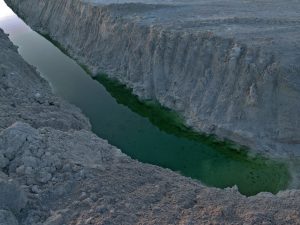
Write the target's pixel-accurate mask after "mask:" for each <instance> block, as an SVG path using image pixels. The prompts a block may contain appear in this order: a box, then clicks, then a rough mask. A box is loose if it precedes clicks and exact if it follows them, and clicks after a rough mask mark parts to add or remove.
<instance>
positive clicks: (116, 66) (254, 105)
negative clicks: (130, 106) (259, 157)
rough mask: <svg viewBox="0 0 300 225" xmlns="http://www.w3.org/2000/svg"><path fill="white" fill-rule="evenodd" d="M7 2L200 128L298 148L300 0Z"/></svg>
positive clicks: (278, 149)
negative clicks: (252, 0)
mask: <svg viewBox="0 0 300 225" xmlns="http://www.w3.org/2000/svg"><path fill="white" fill-rule="evenodd" d="M6 1H7V2H8V3H9V5H10V6H12V7H13V9H15V10H16V12H17V13H19V15H21V16H22V17H24V18H25V20H26V21H27V22H28V23H29V24H30V25H31V26H33V27H34V28H35V29H36V30H38V31H40V32H42V33H44V34H47V35H50V37H51V38H52V39H54V40H56V41H58V42H59V43H60V44H61V45H62V46H63V47H64V48H66V49H67V50H68V52H69V53H70V54H71V55H72V56H73V57H74V58H76V59H77V60H78V61H80V62H81V63H83V64H85V65H87V66H88V67H89V68H90V69H91V70H92V72H93V73H94V74H97V73H101V72H105V73H107V74H108V75H109V76H110V77H112V78H117V79H118V80H119V81H121V82H122V83H124V84H126V85H127V86H128V87H130V88H132V89H133V93H134V94H136V95H138V96H139V97H140V98H141V99H153V100H157V101H158V102H159V103H161V104H162V105H164V106H166V107H169V108H171V109H174V110H175V111H177V112H179V113H180V114H181V115H182V116H183V117H184V118H185V121H186V123H187V125H189V126H191V127H193V128H194V129H196V130H198V131H201V132H206V133H212V134H217V135H218V136H220V137H224V138H229V139H232V140H234V141H236V142H238V143H240V144H243V145H247V146H249V147H251V148H252V149H254V150H256V151H260V152H264V153H270V155H272V156H281V157H283V156H287V155H290V156H292V155H299V154H300V151H299V148H300V126H299V124H300V116H299V113H300V101H299V100H300V77H299V71H300V70H299V66H297V60H298V59H299V55H297V51H298V52H299V49H300V46H299V43H296V42H295V40H296V39H297V37H299V31H297V29H296V27H297V26H299V24H300V21H299V11H298V8H299V7H298V5H299V4H296V5H295V6H293V7H294V8H293V7H289V6H291V5H292V4H293V2H292V1H288V2H287V3H286V2H284V3H282V2H280V1H274V2H272V4H271V5H269V4H267V3H263V2H262V3H247V2H241V1H236V0H231V1H228V2H226V4H222V2H220V1H206V0H199V1H175V2H173V3H171V2H167V4H165V5H162V4H143V3H157V2H152V1H144V2H143V1H134V2H135V3H126V2H127V1H123V3H122V4H109V3H113V2H110V1H108V2H106V3H103V1H93V2H94V3H95V2H96V3H97V2H98V4H94V3H93V4H92V3H87V2H82V1H79V0H76V1H73V0H61V1H58V0H54V1H47V0H39V1H37V0H22V1H20V0H6ZM118 2H119V1H118ZM137 2H139V3H137ZM33 6H34V7H33ZM266 8H267V9H268V10H267V11H268V12H269V11H270V12H269V13H266V10H265V9H266ZM279 8H280V9H281V10H282V11H279V10H278V9H279ZM272 10H273V11H272ZM271 11H272V12H273V14H272V13H271ZM270 26H271V27H272V30H270V29H269V27H270ZM283 31H284V34H283V33H282V32H283ZM276 154H278V155H276Z"/></svg>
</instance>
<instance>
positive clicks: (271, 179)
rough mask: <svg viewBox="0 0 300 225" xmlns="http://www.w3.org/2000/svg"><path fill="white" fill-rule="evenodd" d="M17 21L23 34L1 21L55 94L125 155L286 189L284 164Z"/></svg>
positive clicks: (209, 180)
mask: <svg viewBox="0 0 300 225" xmlns="http://www.w3.org/2000/svg"><path fill="white" fill-rule="evenodd" d="M0 1H1V0H0ZM15 21H16V23H17V25H18V29H19V28H20V29H21V28H22V29H25V28H26V29H25V31H24V32H23V33H22V34H19V33H17V32H16V29H15V27H14V26H15V25H14V23H11V22H9V21H6V22H2V26H4V27H6V28H7V31H9V32H10V35H11V36H10V38H11V39H14V40H15V42H14V43H15V44H17V45H18V46H19V47H20V50H21V51H20V54H21V55H22V56H23V57H24V59H25V60H27V61H28V62H30V63H31V64H32V65H34V66H36V67H37V68H38V70H39V71H41V73H42V74H43V76H44V77H45V78H47V79H48V81H49V82H50V83H51V86H52V87H53V89H54V91H55V93H57V94H59V95H60V96H61V97H63V98H65V99H66V100H67V101H69V102H71V103H73V104H75V105H76V106H77V107H79V108H81V110H82V111H83V112H84V113H85V115H86V116H87V117H88V118H89V119H90V121H91V124H92V126H93V131H94V132H95V133H96V134H97V135H99V136H100V137H102V138H105V139H107V140H108V141H109V142H110V143H111V144H113V145H115V146H117V147H119V148H120V149H122V151H123V152H124V153H125V154H127V155H129V156H131V157H132V158H135V159H138V160H139V161H141V162H145V163H150V164H155V165H158V166H162V167H165V168H169V169H172V170H173V171H178V172H180V173H181V174H183V175H185V176H188V177H192V178H195V179H198V180H200V181H201V182H202V183H204V184H206V185H208V186H214V187H219V188H225V187H231V186H234V185H237V186H238V188H239V191H240V192H241V193H242V194H245V195H254V194H256V193H258V192H262V191H268V192H272V193H276V192H278V191H279V190H283V189H285V188H287V185H288V184H289V181H290V174H289V170H288V167H287V166H286V164H285V163H281V162H277V161H273V160H269V159H266V158H264V157H262V156H259V155H252V156H250V155H248V154H247V149H245V148H242V147H237V146H235V145H234V144H233V143H231V142H229V141H220V140H218V139H217V138H215V137H214V136H206V135H202V134H199V133H196V132H194V131H192V130H191V129H189V128H187V127H186V126H184V123H183V121H182V119H181V118H180V117H179V116H178V115H177V114H176V113H174V112H173V111H171V110H169V109H166V108H164V107H162V106H160V105H159V104H157V103H155V102H141V101H139V99H138V98H137V97H136V96H134V95H133V94H132V91H131V90H130V89H127V88H126V87H125V85H122V84H120V83H119V82H117V81H115V80H111V79H108V78H107V76H105V75H99V76H97V77H96V78H94V80H92V79H91V78H90V76H88V75H87V74H88V73H89V71H88V68H87V67H86V66H85V65H80V64H79V65H80V66H81V68H80V66H78V64H76V63H74V62H73V60H71V59H70V58H71V57H70V58H69V57H68V52H67V51H66V50H65V49H64V48H63V46H61V45H60V43H59V42H57V41H54V40H52V39H51V37H50V36H49V35H45V34H44V35H43V36H44V37H45V38H46V39H47V40H49V41H50V42H52V43H53V44H54V45H55V46H56V47H57V48H58V49H60V50H61V51H58V50H57V49H56V48H55V47H54V46H53V45H52V44H50V43H49V42H48V41H47V40H46V39H44V38H42V37H41V36H40V35H38V34H36V33H35V32H33V31H32V30H30V29H29V28H28V27H27V26H26V25H25V24H23V23H19V22H18V19H17V18H15ZM8 28H13V29H8ZM30 46H35V48H32V47H30ZM83 70H84V71H83Z"/></svg>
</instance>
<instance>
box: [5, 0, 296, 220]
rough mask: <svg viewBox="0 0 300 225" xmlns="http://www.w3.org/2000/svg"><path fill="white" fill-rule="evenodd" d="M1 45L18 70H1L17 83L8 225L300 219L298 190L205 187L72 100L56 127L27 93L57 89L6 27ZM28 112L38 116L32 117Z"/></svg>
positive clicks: (9, 123)
mask: <svg viewBox="0 0 300 225" xmlns="http://www.w3.org/2000/svg"><path fill="white" fill-rule="evenodd" d="M40 3H41V4H42V3H43V2H42V1H40ZM48 3H49V4H50V1H49V2H48ZM61 9H62V10H63V7H61ZM0 46H1V51H0V55H1V57H0V64H1V65H2V67H3V68H5V69H4V70H3V71H5V74H6V72H8V71H13V70H18V71H19V75H18V76H17V77H15V78H16V79H15V80H14V82H11V83H9V85H6V84H7V78H6V77H5V76H2V77H1V76H0V85H2V86H0V88H3V87H7V86H9V88H12V89H13V90H14V92H6V91H3V90H2V89H1V91H0V93H1V95H0V100H1V104H0V113H1V117H0V127H1V129H0V155H3V157H4V158H6V159H8V160H9V161H8V164H7V165H6V166H5V167H4V168H0V169H1V171H0V221H1V220H2V221H5V222H4V224H5V225H10V224H12V225H15V224H17V221H16V218H17V220H18V221H19V224H21V225H32V224H36V225H42V224H106V225H107V224H113V225H114V224H124V225H127V224H128V225H132V224H280V225H281V224H300V214H299V212H300V191H299V190H288V191H284V192H280V193H279V194H278V195H272V194H260V195H257V196H253V197H245V196H242V195H241V194H240V193H239V192H238V190H237V188H227V189H225V190H221V189H217V188H210V187H205V186H203V185H202V184H200V183H199V182H197V181H195V180H192V179H190V178H187V177H183V176H181V175H179V174H177V173H175V172H172V171H170V170H167V169H163V168H160V167H157V166H153V165H149V164H143V163H140V162H138V161H136V160H132V159H131V158H129V157H128V156H126V155H124V154H122V153H121V151H120V150H119V149H117V148H116V147H114V146H111V145H110V144H109V143H108V142H107V141H105V140H103V139H101V138H99V137H97V136H96V135H95V134H93V133H92V132H90V131H89V130H88V129H89V127H90V126H89V123H88V120H87V119H86V118H85V117H84V116H83V115H82V114H81V113H80V111H78V109H77V108H75V107H73V106H71V105H68V104H67V103H63V104H66V105H65V106H63V107H61V108H58V109H56V110H54V111H55V113H54V115H57V116H61V118H63V123H61V126H56V124H57V122H56V121H57V120H58V117H55V119H54V120H52V122H53V124H52V123H50V122H49V123H44V122H40V121H44V120H47V118H49V116H52V113H53V111H52V110H53V109H51V107H50V108H48V106H45V109H47V110H46V111H45V112H44V114H43V116H42V117H41V116H40V114H39V113H36V110H39V107H36V108H34V109H35V110H33V106H35V104H40V103H36V101H35V100H34V101H27V100H26V99H25V97H28V96H33V98H36V97H37V96H34V95H35V93H37V87H40V86H42V87H44V88H41V89H39V90H38V93H40V95H41V98H44V96H47V95H49V98H52V97H53V96H52V95H51V92H50V91H49V90H48V89H47V88H45V86H44V84H45V81H44V80H43V79H41V78H39V75H38V74H37V72H36V71H35V70H32V71H31V70H29V71H28V70H26V68H27V67H29V66H28V65H27V64H26V63H25V62H24V61H23V60H22V59H21V58H20V56H19V55H17V54H16V48H15V47H14V46H13V45H11V44H10V42H9V41H8V38H7V36H6V35H4V34H3V33H2V31H1V30H0ZM3 52H5V54H4V53H3ZM236 54H238V49H236V50H235V55H236ZM13 59H15V61H13ZM12 62H18V63H15V64H13V63H12ZM7 65H9V66H7ZM19 66H20V67H21V68H23V70H22V69H20V68H18V67H19ZM24 68H25V69H24ZM28 76H29V78H28ZM30 76H32V77H30ZM31 80H32V81H31ZM31 82H33V83H32V84H31ZM22 83H24V86H22V85H23V84H22ZM25 84H26V85H28V87H27V88H26V85H25ZM15 85H20V89H18V88H17V87H16V86H15ZM22 87H24V88H22ZM250 87H251V86H250ZM4 89H5V88H4ZM19 91H20V92H21V93H22V92H23V91H24V93H23V94H21V93H19ZM253 91H254V90H253ZM13 93H14V95H15V96H11V94H13ZM249 93H250V92H249ZM254 93H255V91H254ZM31 94H32V95H31ZM21 95H23V96H21ZM27 95H28V96H27ZM18 96H19V97H18ZM51 96H52V97H51ZM251 96H255V95H253V94H251ZM38 98H39V97H38ZM53 98H54V97H53ZM6 99H8V100H10V101H14V100H15V99H16V100H18V101H19V102H21V103H22V104H23V105H22V106H23V107H22V109H21V108H19V107H15V106H13V107H12V108H11V109H9V111H8V112H9V113H10V114H7V116H6V117H5V118H3V117H2V116H3V115H4V113H5V112H6V111H5V109H7V108H5V107H8V108H9V105H10V104H11V102H9V101H6ZM28 99H30V98H28ZM46 99H47V98H46ZM55 99H56V100H57V102H60V103H61V102H63V101H62V100H60V99H59V98H57V97H55ZM43 102H44V100H43ZM45 102H46V101H45ZM1 107H2V108H1ZM40 107H43V105H42V104H41V105H40ZM65 107H66V108H65ZM27 110H28V111H27ZM73 110H74V111H73ZM29 112H30V114H31V117H30V118H31V119H29V120H25V119H24V115H27V114H28V113H29ZM38 112H39V111H38ZM67 112H68V113H67ZM69 113H70V115H72V117H69V116H68V115H69ZM10 115H11V116H10ZM16 115H22V116H20V117H19V116H16ZM75 115H76V116H75ZM24 121H26V122H24ZM72 124H73V125H72ZM70 128H73V129H70ZM75 128H78V129H75ZM83 128H84V129H83ZM6 162H7V161H6ZM6 162H5V164H6ZM50 176H51V178H50ZM79 178H80V179H79ZM41 179H42V180H41ZM41 181H42V182H41ZM2 221H1V222H2Z"/></svg>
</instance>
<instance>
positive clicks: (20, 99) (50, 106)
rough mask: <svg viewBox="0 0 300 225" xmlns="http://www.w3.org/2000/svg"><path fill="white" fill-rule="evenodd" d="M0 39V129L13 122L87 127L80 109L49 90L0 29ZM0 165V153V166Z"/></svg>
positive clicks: (60, 126) (85, 119)
mask: <svg viewBox="0 0 300 225" xmlns="http://www.w3.org/2000/svg"><path fill="white" fill-rule="evenodd" d="M0 39H1V42H0V49H1V51H0V59H1V62H0V78H1V83H0V102H1V104H0V131H1V130H2V129H4V128H7V127H8V126H10V125H11V124H12V123H14V122H15V121H23V122H26V123H29V124H30V125H32V126H33V127H35V128H38V127H45V126H49V127H53V128H56V129H60V130H69V129H90V127H91V126H90V124H89V121H88V119H87V118H86V117H84V116H83V115H82V113H81V112H80V110H79V109H78V108H76V107H74V106H73V105H71V104H69V103H67V102H65V101H63V100H62V99H59V98H57V97H56V96H54V95H53V94H52V93H51V89H50V86H49V84H48V83H47V82H46V81H45V80H44V79H43V78H41V77H40V76H39V75H37V72H36V69H35V68H34V67H33V66H31V65H28V64H27V63H25V62H24V60H23V59H22V58H21V57H20V56H19V54H18V52H17V47H16V46H14V45H13V44H12V43H11V42H9V41H8V40H7V37H6V35H5V34H4V33H3V32H0ZM4 40H6V41H4ZM24 74H26V76H24ZM2 164H3V159H2V158H1V155H0V167H1V165H2Z"/></svg>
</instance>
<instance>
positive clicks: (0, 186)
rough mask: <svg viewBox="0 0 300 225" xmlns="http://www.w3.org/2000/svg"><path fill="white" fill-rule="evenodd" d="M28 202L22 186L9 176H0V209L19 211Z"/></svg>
mask: <svg viewBox="0 0 300 225" xmlns="http://www.w3.org/2000/svg"><path fill="white" fill-rule="evenodd" d="M26 204H27V198H26V194H25V193H24V191H23V190H22V189H21V188H20V186H19V185H18V184H17V183H16V182H15V181H14V180H12V179H10V178H9V177H7V176H4V175H2V176H0V209H5V210H9V211H12V212H14V213H19V212H20V210H21V209H23V208H25V206H26Z"/></svg>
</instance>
